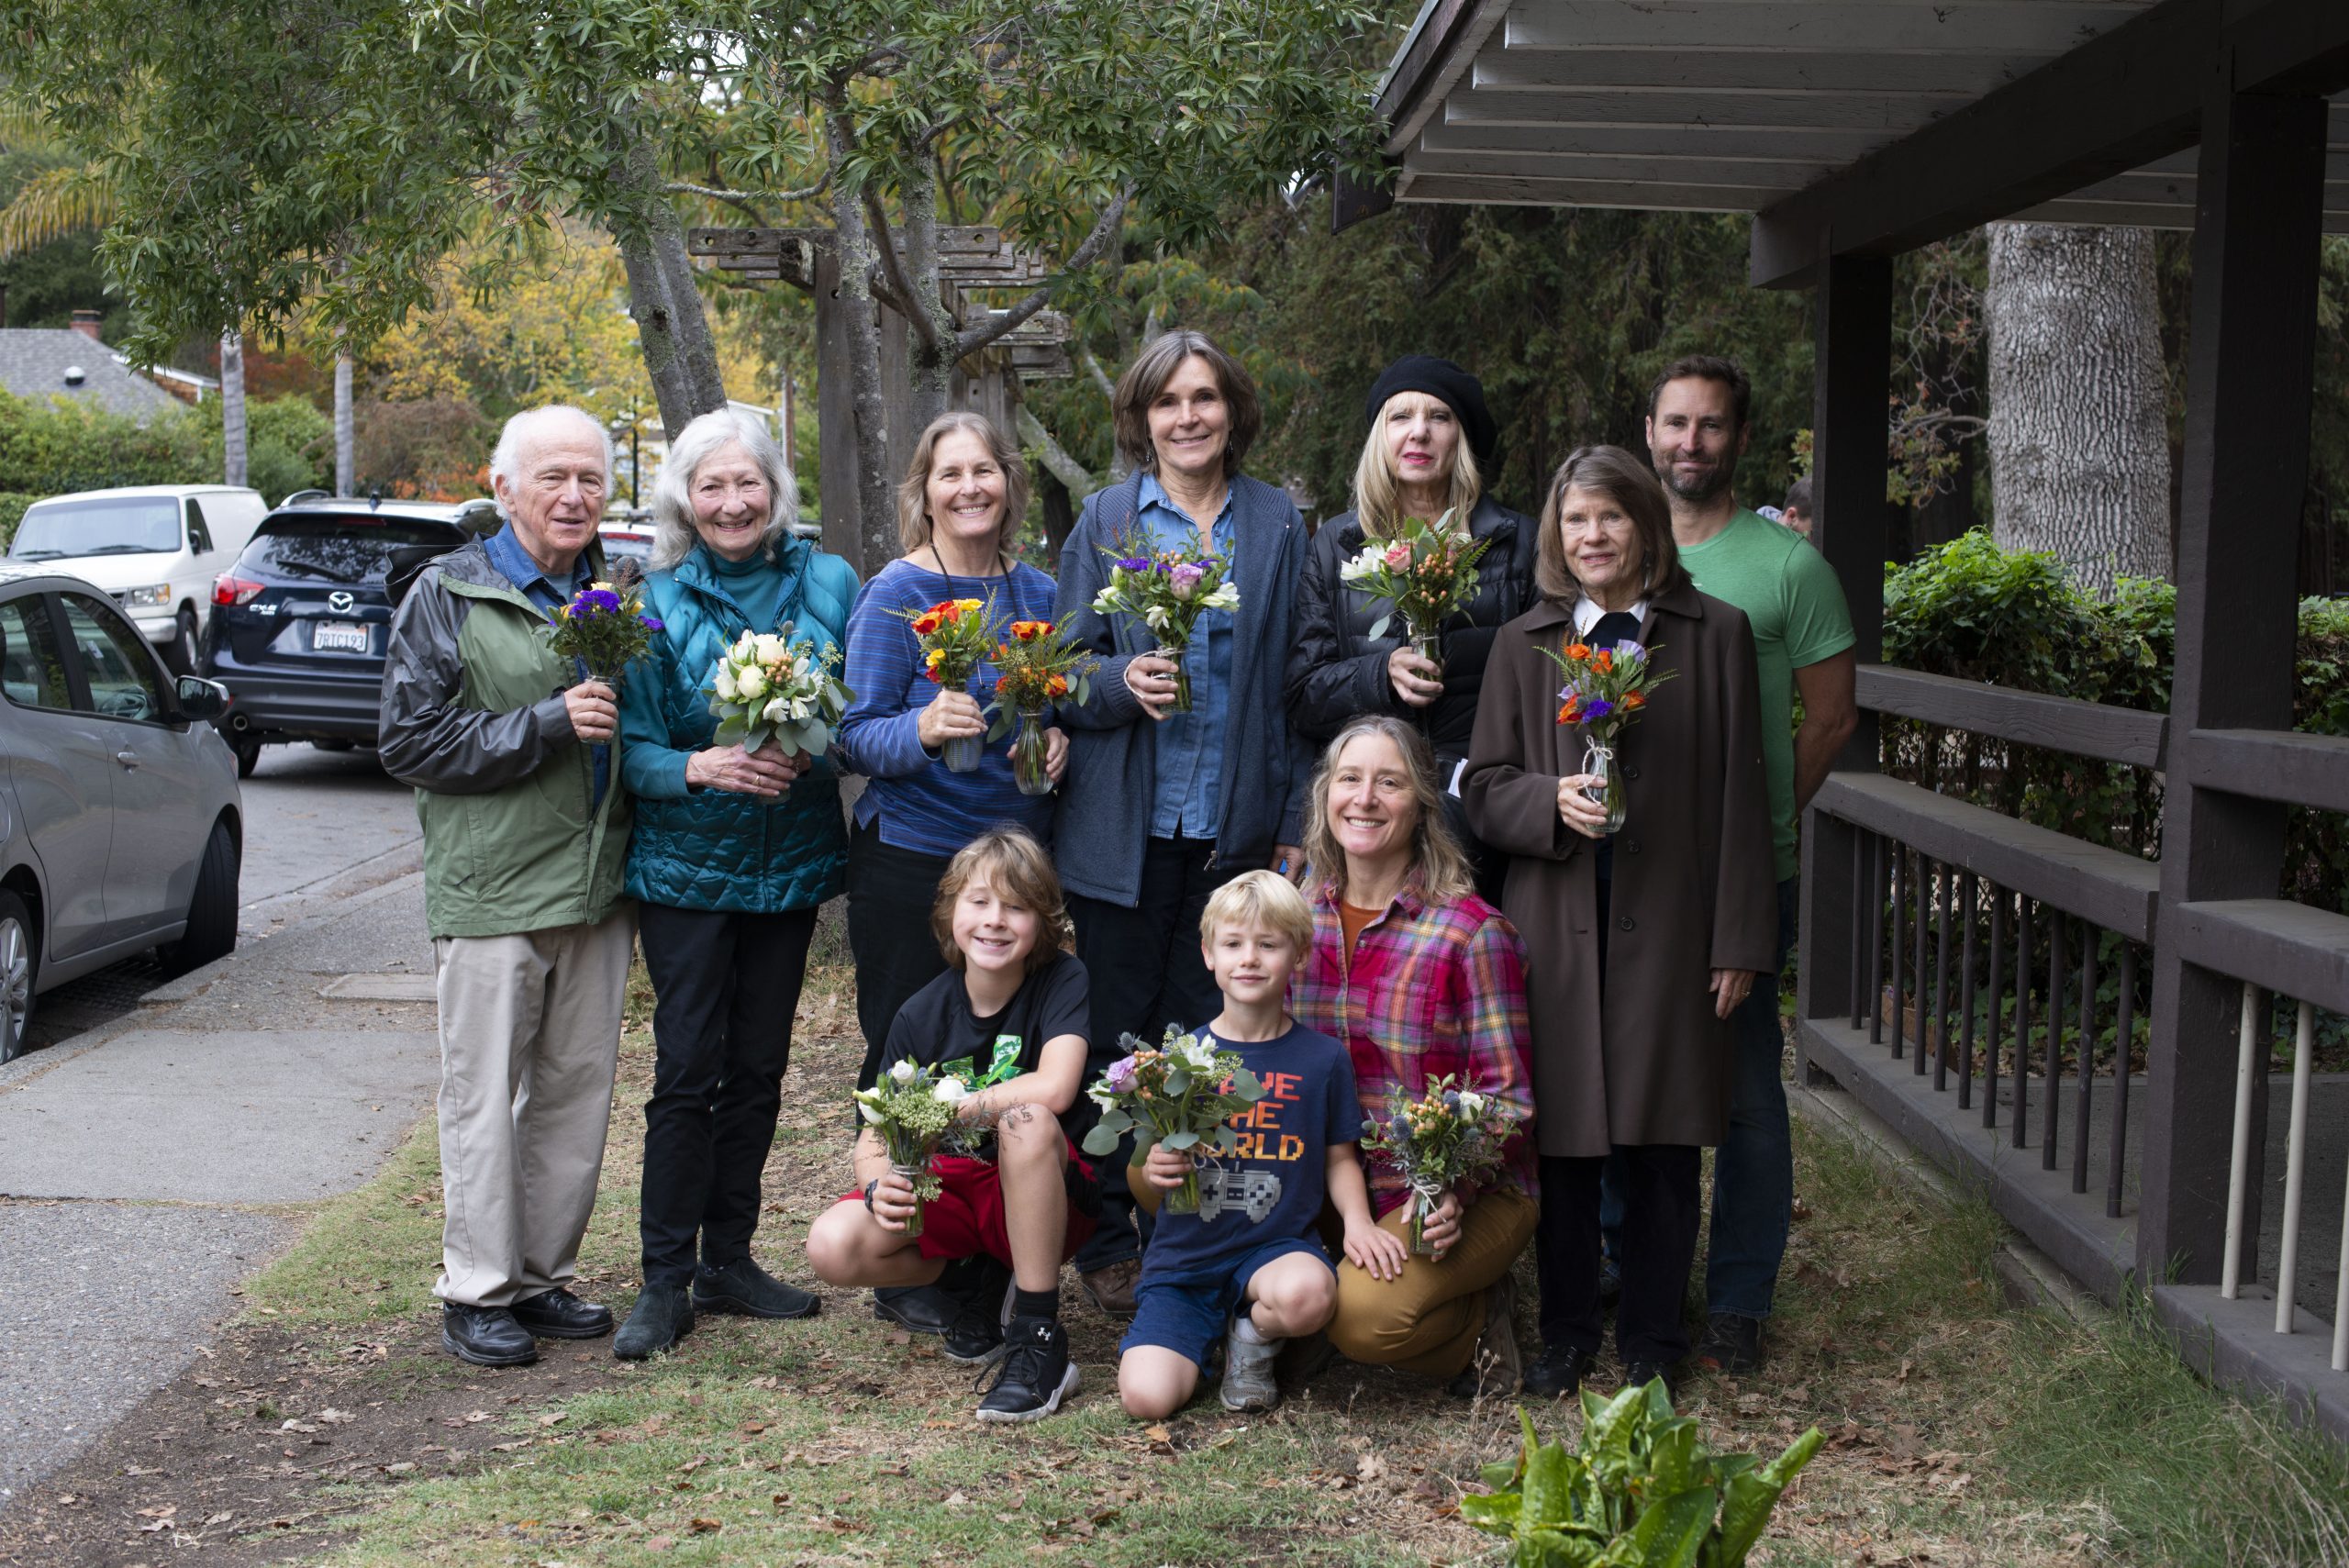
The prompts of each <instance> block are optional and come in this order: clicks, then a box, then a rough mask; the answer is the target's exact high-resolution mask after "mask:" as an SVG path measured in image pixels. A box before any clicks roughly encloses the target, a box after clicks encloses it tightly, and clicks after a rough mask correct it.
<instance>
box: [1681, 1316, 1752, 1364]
mask: <svg viewBox="0 0 2349 1568" xmlns="http://www.w3.org/2000/svg"><path fill="white" fill-rule="evenodd" d="M1762 1361H1763V1350H1762V1319H1760V1318H1742V1317H1740V1316H1739V1315H1738V1314H1736V1313H1734V1312H1716V1313H1714V1314H1713V1315H1712V1316H1711V1317H1709V1318H1706V1319H1705V1337H1704V1339H1702V1340H1699V1341H1698V1345H1697V1364H1698V1366H1701V1367H1703V1368H1704V1369H1705V1370H1706V1371H1707V1372H1726V1373H1749V1372H1760V1371H1761V1370H1762Z"/></svg>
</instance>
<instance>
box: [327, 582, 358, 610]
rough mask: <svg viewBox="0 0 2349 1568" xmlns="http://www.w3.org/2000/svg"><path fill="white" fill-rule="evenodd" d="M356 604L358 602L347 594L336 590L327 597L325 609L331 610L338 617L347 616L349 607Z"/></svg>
mask: <svg viewBox="0 0 2349 1568" xmlns="http://www.w3.org/2000/svg"><path fill="white" fill-rule="evenodd" d="M358 602H359V601H358V600H356V599H354V598H352V597H351V595H349V594H346V593H344V592H343V591H342V590H341V589H340V588H337V589H336V590H335V591H334V592H333V593H331V594H328V595H327V608H328V609H330V610H332V611H333V612H334V613H335V614H337V615H339V616H347V615H349V614H350V613H351V606H353V605H355V604H357V603H358Z"/></svg>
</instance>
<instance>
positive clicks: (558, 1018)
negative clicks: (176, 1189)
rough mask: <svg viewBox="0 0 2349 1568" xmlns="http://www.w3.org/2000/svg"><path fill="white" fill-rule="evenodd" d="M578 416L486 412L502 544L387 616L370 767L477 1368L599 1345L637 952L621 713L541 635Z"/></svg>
mask: <svg viewBox="0 0 2349 1568" xmlns="http://www.w3.org/2000/svg"><path fill="white" fill-rule="evenodd" d="M611 467H612V464H611V448H610V444H609V442H608V440H607V438H606V436H605V434H604V428H603V427H602V425H600V424H598V423H597V422H596V420H595V419H594V418H592V417H589V416H588V415H586V414H584V413H583V412H581V411H580V410H579V409H576V408H567V407H547V408H538V409H532V410H530V411H529V412H527V413H523V414H518V415H516V416H515V417H513V418H512V419H510V420H508V421H507V425H506V429H505V432H504V434H503V435H501V436H500V437H499V439H498V442H497V450H496V453H495V456H494V457H492V458H491V460H490V468H489V476H490V487H491V490H492V491H493V492H494V493H495V496H496V498H497V506H498V510H499V512H500V513H501V514H502V515H503V516H504V517H505V519H506V526H505V528H503V529H502V530H500V531H499V532H498V533H497V534H496V535H495V537H493V538H491V539H486V540H483V541H480V542H477V543H473V544H468V545H465V546H464V547H462V549H459V550H453V551H451V552H450V553H449V554H447V555H444V556H441V557H439V558H438V559H436V560H435V561H433V562H431V563H430V564H429V566H427V567H426V568H425V569H424V571H423V572H422V573H420V574H419V575H418V576H417V580H416V583H415V585H414V586H413V587H412V588H410V589H409V591H408V593H407V595H406V598H405V599H404V600H402V602H401V604H400V608H399V613H398V616H397V617H396V618H395V620H394V622H393V624H392V637H391V646H390V649H389V651H388V654H387V657H386V660H385V662H384V704H383V717H382V720H381V735H380V738H379V740H380V745H381V750H382V756H383V762H384V769H385V771H387V772H388V773H391V774H392V776H393V777H395V778H396V779H399V780H400V781H402V782H403V783H406V784H414V785H415V786H416V792H417V795H416V800H417V816H418V817H420V818H421V819H422V821H423V824H424V902H425V919H426V921H427V923H428V924H429V926H430V928H431V932H432V946H433V953H434V958H435V961H436V962H437V965H438V968H439V977H438V986H439V992H440V1173H441V1192H442V1197H443V1206H444V1209H445V1212H446V1216H447V1218H446V1220H445V1221H444V1223H443V1226H442V1230H441V1274H440V1284H439V1285H438V1286H437V1287H436V1288H437V1290H438V1292H439V1295H440V1299H441V1318H440V1337H441V1342H442V1343H443V1344H444V1345H445V1346H446V1347H447V1348H448V1350H449V1351H451V1353H452V1354H454V1355H456V1356H458V1357H459V1358H460V1359H462V1360H464V1361H467V1362H473V1363H474V1364H475V1365H478V1366H513V1365H518V1364H519V1363H521V1362H529V1361H532V1360H535V1359H536V1358H537V1356H538V1347H537V1341H538V1340H540V1339H564V1340H584V1339H594V1338H596V1337H598V1336H600V1335H603V1334H607V1333H609V1332H610V1331H611V1328H612V1315H611V1313H610V1312H609V1311H608V1310H607V1309H606V1308H604V1307H598V1306H594V1305H591V1304H590V1303H587V1302H584V1301H582V1300H580V1299H579V1298H578V1297H577V1296H573V1294H572V1293H571V1290H570V1288H569V1286H570V1282H571V1280H572V1278H573V1274H574V1273H576V1270H577V1265H578V1257H579V1241H580V1238H581V1237H582V1236H583V1235H584V1234H585V1233H586V1229H587V1218H588V1215H589V1214H590V1213H591V1212H592V1211H593V1209H594V1207H595V1204H596V1177H597V1175H598V1174H599V1173H600V1172H601V1171H602V1168H603V1161H604V1135H605V1131H606V1129H607V1123H608V1121H609V1119H610V1116H611V1094H612V1073H613V1068H614V1064H615V1062H616V1060H617V1058H618V1051H619V1031H620V1003H621V998H622V996H623V995H624V993H625V991H626V989H627V984H628V967H629V952H630V950H631V948H632V946H633V943H634V940H635V934H636V933H635V915H634V906H632V905H630V904H629V903H627V902H626V901H625V900H624V899H623V898H622V896H621V886H620V874H621V868H622V866H623V864H624V862H626V860H627V854H628V830H629V807H628V795H627V792H626V791H625V790H623V789H622V788H621V787H620V781H619V773H618V767H617V766H616V759H615V757H614V755H613V752H614V750H615V745H616V741H615V736H616V733H617V730H618V721H619V710H618V698H617V695H616V694H615V693H613V692H612V691H611V689H610V688H609V687H607V686H605V685H603V684H600V683H597V682H594V681H586V680H583V679H581V678H580V675H581V672H579V671H577V670H575V669H574V668H573V666H572V664H571V662H569V661H567V660H564V659H562V658H559V657H557V656H556V654H555V653H554V652H553V651H552V649H551V647H550V646H549V644H548V640H547V638H546V636H545V628H546V625H547V617H548V613H549V612H550V611H551V610H552V609H553V608H555V606H559V605H562V604H564V603H566V602H568V601H569V600H570V598H571V597H572V596H573V595H574V594H575V593H576V592H577V591H578V590H579V589H581V588H583V587H584V586H586V584H587V583H588V582H589V580H590V579H591V577H592V575H593V573H592V569H591V566H590V561H591V559H600V557H599V556H597V555H596V552H595V551H594V550H592V548H591V547H593V545H594V544H595V540H596V523H597V522H598V520H599V519H600V518H601V517H602V516H603V512H604V496H605V493H606V491H607V489H608V488H609V486H610V483H611Z"/></svg>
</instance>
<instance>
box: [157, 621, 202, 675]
mask: <svg viewBox="0 0 2349 1568" xmlns="http://www.w3.org/2000/svg"><path fill="white" fill-rule="evenodd" d="M196 636H197V633H196V629H195V611H194V610H191V609H187V608H185V607H183V608H182V609H181V610H180V617H179V632H178V634H177V635H176V636H174V637H173V639H172V645H171V646H170V647H169V648H167V649H165V650H164V651H163V662H164V663H166V664H168V665H170V666H171V667H172V673H173V674H174V675H193V674H195V664H196V646H195V645H196Z"/></svg>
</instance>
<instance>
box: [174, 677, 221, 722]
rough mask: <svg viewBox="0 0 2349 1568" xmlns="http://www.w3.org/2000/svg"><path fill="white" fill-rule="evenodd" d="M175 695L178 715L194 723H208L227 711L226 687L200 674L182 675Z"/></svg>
mask: <svg viewBox="0 0 2349 1568" xmlns="http://www.w3.org/2000/svg"><path fill="white" fill-rule="evenodd" d="M177 695H178V697H179V707H180V717H182V718H184V719H187V720H188V721H189V722H191V723H194V724H209V723H211V722H212V721H213V720H214V719H216V718H217V717H220V716H221V715H222V714H224V713H226V712H228V687H226V686H224V685H222V684H220V683H219V682H217V681H207V680H206V679H205V678H204V677H203V676H201V675H182V676H181V677H180V679H179V686H178V690H177Z"/></svg>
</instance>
